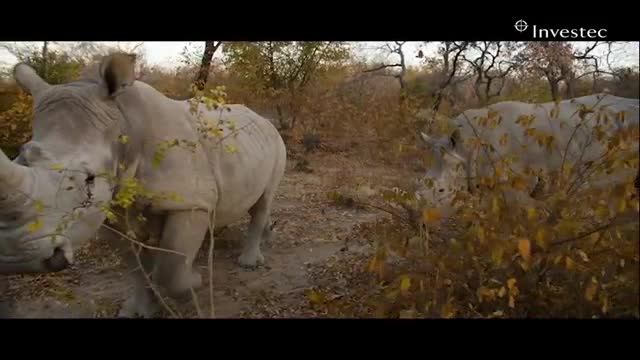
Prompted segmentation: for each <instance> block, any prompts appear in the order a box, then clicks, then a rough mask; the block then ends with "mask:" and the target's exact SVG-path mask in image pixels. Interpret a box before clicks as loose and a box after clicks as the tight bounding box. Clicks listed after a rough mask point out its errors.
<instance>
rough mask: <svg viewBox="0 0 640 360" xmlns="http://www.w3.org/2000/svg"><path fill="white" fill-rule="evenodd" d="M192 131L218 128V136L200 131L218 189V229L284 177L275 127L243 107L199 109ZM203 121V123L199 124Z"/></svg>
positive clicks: (282, 150) (281, 146)
mask: <svg viewBox="0 0 640 360" xmlns="http://www.w3.org/2000/svg"><path fill="white" fill-rule="evenodd" d="M200 111H201V116H199V117H198V118H197V119H195V121H196V128H198V129H203V127H202V125H203V124H207V123H209V124H218V126H217V129H219V130H221V131H220V132H218V131H217V130H214V131H209V132H207V131H200V134H201V141H202V145H203V147H204V148H205V149H206V155H207V157H208V159H209V161H210V163H211V164H212V165H211V166H212V169H213V175H214V177H215V179H216V185H217V188H218V206H217V209H218V211H219V216H218V218H219V220H218V223H219V225H220V224H222V225H224V224H227V223H229V222H233V221H234V220H235V219H237V218H238V217H239V216H242V215H244V214H245V213H246V211H247V210H248V209H249V208H250V207H251V206H253V204H255V203H256V202H257V201H258V199H259V198H260V197H261V196H262V194H263V193H264V192H265V191H267V189H271V188H275V186H276V185H277V183H278V182H279V180H280V178H281V177H282V175H283V173H284V168H285V161H286V150H285V145H284V142H283V141H282V138H281V136H280V134H279V132H278V130H277V129H276V128H275V126H274V125H273V124H272V123H271V122H270V121H269V120H268V119H266V118H264V117H262V116H260V115H258V114H257V113H255V112H254V111H252V110H250V109H249V108H247V107H246V106H244V105H240V104H231V105H226V106H225V107H223V108H221V109H219V110H211V111H210V110H207V109H206V107H205V106H204V105H203V106H201V107H200ZM203 120H204V121H205V123H203Z"/></svg>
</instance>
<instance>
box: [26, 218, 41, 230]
mask: <svg viewBox="0 0 640 360" xmlns="http://www.w3.org/2000/svg"><path fill="white" fill-rule="evenodd" d="M43 226H44V224H43V223H42V220H40V219H37V220H36V221H34V222H32V223H30V224H29V226H28V227H27V231H29V232H30V233H34V232H36V231H38V230H39V229H40V228H42V227H43Z"/></svg>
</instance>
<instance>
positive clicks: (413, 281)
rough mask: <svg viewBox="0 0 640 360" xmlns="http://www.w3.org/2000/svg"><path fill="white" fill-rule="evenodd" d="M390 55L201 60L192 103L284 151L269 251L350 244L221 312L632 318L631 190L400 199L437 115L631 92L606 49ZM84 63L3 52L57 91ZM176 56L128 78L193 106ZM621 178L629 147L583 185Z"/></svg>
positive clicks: (531, 47) (251, 54)
mask: <svg viewBox="0 0 640 360" xmlns="http://www.w3.org/2000/svg"><path fill="white" fill-rule="evenodd" d="M402 45H403V44H402V43H395V44H391V45H389V46H388V47H387V50H388V51H389V52H390V53H391V54H392V55H394V56H397V62H398V63H397V64H396V63H388V64H386V63H381V64H373V65H372V64H365V63H362V62H359V61H357V60H356V59H355V57H353V56H352V54H351V53H350V52H349V51H348V49H347V48H346V45H345V44H340V43H324V42H317V43H312V42H309V43H297V44H295V43H294V44H291V43H283V42H270V43H259V44H258V43H233V44H224V43H223V44H222V47H221V49H222V51H223V59H224V61H223V63H224V66H223V65H222V64H221V63H217V62H216V61H215V60H214V61H213V62H212V64H211V68H210V71H209V75H208V79H207V83H206V86H205V88H204V93H205V94H209V93H210V92H209V91H210V90H213V89H217V91H218V92H219V91H220V89H221V88H220V87H221V86H223V87H224V88H223V89H224V92H225V93H226V98H227V99H226V101H227V102H229V103H244V104H246V105H247V106H249V107H251V108H253V109H255V110H256V111H257V112H258V113H260V114H262V115H264V116H266V117H268V118H270V119H272V120H273V121H274V123H276V124H278V126H279V127H280V129H281V133H282V135H283V137H284V138H285V140H286V142H287V145H288V151H289V167H288V169H287V175H286V179H285V184H284V185H283V189H282V190H281V191H280V196H279V200H280V201H281V205H280V206H281V208H279V209H276V211H275V215H274V217H276V218H279V219H281V220H280V221H282V222H285V223H287V222H289V225H288V226H284V229H285V230H283V233H282V234H281V235H280V237H279V240H278V241H276V243H274V244H271V245H269V246H270V247H271V248H272V249H276V248H278V247H281V248H283V249H284V248H298V247H301V248H305V247H306V246H310V247H313V246H311V244H316V245H317V243H314V242H313V241H315V240H313V241H312V240H309V239H308V238H307V237H305V233H304V231H305V230H306V231H308V233H307V234H306V235H309V234H313V236H317V237H321V238H324V239H332V240H331V241H333V242H334V243H336V244H339V245H340V246H344V249H351V250H353V248H357V249H360V250H358V251H351V250H347V251H342V252H338V253H337V255H336V256H329V257H325V258H323V259H322V261H310V263H309V264H306V265H305V267H306V270H305V271H306V272H307V273H308V276H307V277H308V280H306V282H305V284H304V286H303V288H304V289H303V291H298V290H296V289H293V290H291V289H288V290H282V289H279V290H278V291H274V292H271V293H269V294H267V295H265V294H262V295H260V296H257V295H255V294H254V293H251V294H244V296H245V299H246V298H251V299H252V300H251V304H252V305H251V306H249V305H247V307H246V308H245V309H243V310H242V311H235V310H234V311H231V310H229V313H228V314H229V315H230V316H331V317H334V316H336V317H409V318H413V317H445V318H450V317H482V318H505V317H581V318H591V317H635V318H637V317H639V300H638V299H639V290H638V286H639V285H638V284H639V278H638V277H639V276H638V273H639V272H638V267H639V242H638V236H639V234H638V195H637V189H636V188H634V186H633V182H630V183H629V184H628V186H624V185H621V186H617V187H615V188H610V189H591V188H584V189H583V188H581V189H580V190H575V189H574V188H571V187H570V185H569V182H566V184H565V186H564V187H563V186H559V187H558V188H556V189H555V190H554V191H553V192H552V193H550V194H548V197H547V198H546V199H545V200H544V201H542V202H541V203H537V205H536V206H532V205H529V204H524V203H519V202H507V201H505V199H504V192H505V191H516V192H517V191H520V190H521V189H519V185H518V184H519V182H518V180H517V176H516V175H513V176H514V177H512V178H509V179H508V181H507V182H506V183H501V182H499V181H498V178H500V176H498V175H501V174H494V175H493V176H492V177H487V178H486V179H484V180H483V181H485V182H486V184H491V186H488V189H487V190H486V191H484V192H483V194H482V196H479V197H470V196H468V195H467V194H463V193H458V194H456V196H455V200H456V201H457V202H458V204H463V205H464V206H458V208H457V210H456V211H455V212H454V213H453V214H451V215H452V221H447V222H446V223H444V222H443V221H442V219H441V214H440V213H439V212H438V211H437V210H433V209H422V208H418V207H417V203H416V201H415V198H414V196H413V192H414V190H415V181H414V179H416V178H418V177H419V176H420V175H422V174H423V173H424V171H425V169H426V168H425V167H426V164H427V162H426V155H425V151H424V149H421V148H420V145H419V144H420V142H419V141H418V140H417V136H416V134H417V133H418V131H419V130H423V131H427V132H438V131H439V128H438V127H439V125H440V124H441V123H440V122H439V121H438V120H439V119H443V118H447V117H449V116H452V115H454V114H457V113H459V112H460V111H462V110H465V109H468V108H472V107H476V106H481V105H485V104H490V103H495V102H497V101H501V100H523V101H530V102H542V101H550V100H552V99H553V98H554V96H555V98H556V99H558V98H560V97H563V98H567V97H575V96H581V95H586V94H591V93H598V92H603V91H607V92H610V93H612V94H614V95H618V96H623V97H630V98H638V68H637V67H636V68H612V67H611V66H609V67H607V68H605V67H604V66H603V64H609V63H608V61H609V56H612V55H609V56H606V55H603V56H606V58H607V61H602V59H600V58H598V57H597V56H596V55H594V54H595V50H594V49H602V48H605V49H606V48H607V47H609V49H611V45H610V44H596V45H597V46H594V47H590V46H589V47H587V48H586V49H585V50H581V51H578V50H576V49H574V48H572V47H571V45H570V44H568V43H562V42H558V43H527V44H504V43H493V42H478V43H468V42H451V43H443V44H441V45H440V50H439V52H438V54H436V55H433V56H431V57H425V58H424V64H423V65H422V66H421V67H419V68H407V67H406V65H405V63H404V57H405V56H415V55H414V54H405V53H404V52H403V47H402ZM99 52H100V51H99V49H95V48H90V49H88V50H87V48H86V47H84V48H83V47H80V48H71V49H62V50H57V51H54V50H52V49H48V50H47V52H46V53H43V52H42V49H31V50H29V51H27V50H24V51H23V52H21V53H18V54H19V55H20V57H21V58H22V60H25V61H28V62H30V63H32V64H34V65H35V66H36V68H37V69H39V71H40V72H41V75H43V74H44V76H45V78H47V79H48V80H50V81H51V82H53V83H56V82H63V81H67V80H71V79H73V78H75V77H76V76H77V75H78V72H77V69H78V68H79V67H80V66H81V65H84V64H85V63H86V61H87V59H90V58H91V56H90V55H91V54H94V53H99ZM78 53H80V54H81V55H82V56H80V55H78ZM184 55H185V56H184V60H185V61H184V65H183V66H181V67H179V68H177V69H175V70H171V71H169V70H162V69H157V68H149V67H146V66H144V61H142V66H141V69H140V74H141V75H140V78H141V79H142V80H144V81H146V82H148V83H149V84H151V85H152V86H154V87H156V88H157V89H158V90H160V91H162V92H163V93H165V94H166V95H168V96H170V97H172V98H178V99H186V98H189V97H191V96H192V95H193V93H192V91H191V89H192V87H191V84H192V82H193V80H194V79H195V78H196V76H197V75H198V74H200V73H201V72H200V70H201V69H200V58H201V54H196V55H195V56H194V55H193V54H191V53H190V52H188V51H185V54H184ZM43 56H44V57H43ZM43 59H46V61H42V60H43ZM479 59H480V60H482V59H484V60H483V61H478V60H479ZM594 59H598V60H600V61H597V60H596V61H594ZM394 61H395V60H394ZM43 63H44V64H47V65H46V67H43V65H42V64H43ZM274 64H275V65H274ZM498 64H500V65H498ZM44 71H46V72H44ZM30 106H31V104H30V98H29V96H28V95H26V94H23V93H21V92H19V91H18V90H17V88H16V87H15V85H13V84H12V83H11V80H10V79H9V78H8V77H7V78H5V79H3V80H2V83H1V84H0V146H1V147H2V149H3V150H4V151H5V152H7V154H10V155H11V154H14V155H15V154H16V153H17V151H18V149H19V146H20V144H22V143H24V142H25V141H27V140H28V138H29V131H30V126H29V113H30ZM637 138H638V132H637V129H636V131H635V132H632V133H630V134H622V135H620V136H618V137H613V138H611V139H603V142H605V143H606V144H608V145H609V148H610V149H618V148H620V147H621V146H622V147H623V146H624V144H628V143H632V142H633V139H636V140H635V141H637ZM621 144H622V145H621ZM625 166H626V167H632V168H635V169H637V168H638V152H637V151H635V152H632V155H631V156H630V157H629V158H626V159H623V160H620V161H615V160H614V159H606V158H605V159H603V160H602V162H601V163H600V164H596V167H598V168H599V170H598V172H597V173H608V172H610V171H614V170H616V169H617V168H618V167H625ZM568 172H569V174H571V171H570V170H569V171H568ZM594 175H595V174H594ZM569 176H570V175H569ZM568 189H572V191H568ZM293 194H295V196H294V195H293ZM282 204H285V205H282ZM286 204H297V205H291V206H292V207H291V208H287V207H286ZM341 214H342V215H341ZM303 215H304V216H303ZM351 218H353V219H352V220H349V219H351ZM357 219H360V220H357ZM311 223H313V225H309V224H311ZM322 223H325V225H324V226H322ZM306 227H308V229H306ZM425 228H427V229H428V232H429V233H428V234H427V233H425ZM309 236H311V235H309ZM305 239H306V240H305ZM427 239H428V241H425V240H427ZM294 240H295V241H294ZM316 240H317V239H316ZM206 246H207V245H205V247H206ZM314 246H315V245H314ZM274 251H275V250H274ZM294 253H295V251H293V250H292V252H291V254H294ZM267 260H269V259H267ZM79 266H81V265H79ZM113 266H114V267H116V266H115V265H113ZM221 266H222V265H221ZM274 266H277V265H274ZM283 269H284V270H283ZM287 269H289V268H288V267H282V268H281V269H280V270H281V271H288V270H287ZM265 276H266V275H265ZM252 279H253V278H252ZM245 280H246V279H245ZM254 280H255V279H254ZM243 281H244V280H243ZM247 281H249V280H247ZM251 281H253V280H251ZM256 281H257V280H256ZM220 283H221V285H220V286H221V288H224V287H225V286H228V287H229V288H234V286H232V285H230V284H229V282H227V283H225V282H224V281H223V280H220ZM29 284H30V286H38V287H40V286H42V285H41V284H40V283H34V282H30V283H29ZM67 285H69V284H67ZM47 288H49V287H47ZM235 288H237V286H236V287H235ZM218 291H221V292H222V291H224V289H218ZM232 292H233V291H232ZM217 294H218V293H217ZM219 296H222V295H219ZM229 296H230V298H233V299H234V301H236V300H237V297H234V296H236V295H233V296H231V295H229ZM230 298H229V299H230ZM223 303H224V301H223ZM222 308H224V304H223V305H222ZM247 309H248V310H247ZM220 311H223V313H224V310H220Z"/></svg>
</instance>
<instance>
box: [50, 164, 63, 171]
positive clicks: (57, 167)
mask: <svg viewBox="0 0 640 360" xmlns="http://www.w3.org/2000/svg"><path fill="white" fill-rule="evenodd" d="M62 169H64V166H62V165H60V164H56V165H53V166H51V170H62Z"/></svg>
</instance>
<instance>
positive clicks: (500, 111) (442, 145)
mask: <svg viewBox="0 0 640 360" xmlns="http://www.w3.org/2000/svg"><path fill="white" fill-rule="evenodd" d="M638 104H639V102H638V99H628V98H621V97H617V96H612V95H608V94H594V95H589V96H583V97H578V98H574V99H569V100H563V101H560V102H558V103H557V104H556V103H555V102H547V103H542V104H530V103H524V102H517V101H503V102H498V103H496V104H493V105H489V106H487V107H485V108H481V109H470V110H466V111H464V112H462V113H461V114H460V115H458V116H456V117H455V118H453V119H449V120H448V121H447V124H446V125H447V126H445V127H446V128H447V129H448V130H447V132H445V133H444V135H441V136H437V135H434V136H429V135H427V134H425V133H424V132H421V138H422V141H423V145H424V146H425V147H426V148H427V150H428V152H429V153H430V154H431V155H432V157H431V158H432V160H433V161H432V164H431V166H430V167H429V169H428V170H427V173H426V174H425V176H424V179H422V180H421V182H425V183H429V184H430V186H428V187H427V186H424V185H423V184H420V185H419V190H418V191H417V195H418V198H419V199H421V200H423V201H425V202H427V203H430V204H431V205H432V206H435V207H443V208H447V207H448V206H449V205H450V200H451V198H452V194H453V193H454V192H455V191H459V190H462V191H465V192H470V193H473V192H475V191H476V190H477V189H478V188H480V187H481V186H480V184H478V182H477V181H476V180H477V179H479V178H480V177H483V176H488V175H490V174H491V173H493V172H494V171H495V169H494V168H493V167H492V162H493V163H495V162H496V161H497V160H499V159H501V158H505V157H509V156H510V155H511V154H518V157H517V158H513V159H515V160H514V161H512V163H511V164H510V168H511V169H512V170H514V172H516V173H518V174H520V175H522V176H523V178H524V183H525V184H526V187H527V193H528V194H529V195H535V194H536V193H537V194H543V193H545V192H549V191H550V187H549V186H550V184H552V183H554V181H555V180H554V179H555V176H557V175H558V174H559V171H560V169H561V168H562V167H563V166H564V165H567V164H569V165H571V166H573V167H574V168H575V169H578V170H579V171H584V170H585V169H586V168H588V167H589V166H590V164H591V162H593V161H595V160H597V159H598V158H599V157H600V156H601V155H602V154H603V153H604V152H605V151H606V146H605V144H604V143H603V142H600V141H597V140H596V132H595V131H594V130H596V129H598V130H599V131H601V132H604V133H605V134H607V135H612V134H614V133H615V132H617V131H619V130H622V129H631V128H633V127H635V128H637V127H638V122H639V120H638ZM620 113H623V114H624V115H622V116H621V115H620ZM579 123H581V125H580V126H578V127H577V130H575V129H576V126H577V125H578V124H579ZM533 128H535V129H536V130H535V131H533V130H527V129H533ZM536 134H538V135H541V136H540V137H539V138H536V136H537V135H536ZM550 136H553V141H552V142H550V143H549V145H550V148H547V146H546V145H547V144H546V142H545V140H544V139H545V137H548V138H549V139H551V138H550ZM472 139H476V140H477V139H481V141H482V143H483V144H484V145H482V146H477V145H474V144H473V143H474V140H472ZM539 139H541V140H542V146H540V145H539V144H538V140H539ZM570 139H571V141H569V140H570ZM470 140H471V141H470ZM475 142H476V144H477V141H475ZM567 144H569V146H567ZM565 149H567V151H566V152H565ZM630 149H631V155H632V156H636V157H637V155H638V145H637V137H636V138H635V143H634V144H633V145H632V146H631V147H630ZM549 150H551V151H549ZM634 152H635V155H634V154H633V153H634ZM565 153H566V154H567V156H566V158H565V157H564V156H563V154H565ZM563 162H564V165H563ZM579 171H578V172H579ZM637 171H638V170H637V169H635V170H629V173H628V174H625V173H624V171H622V173H620V174H618V175H617V176H618V177H617V178H616V181H626V180H628V179H629V176H631V179H633V176H637ZM578 172H576V173H578ZM612 179H613V178H611V177H609V178H606V179H600V180H602V181H604V183H606V182H608V181H611V180H612ZM636 179H637V178H636ZM519 198H520V199H523V200H525V201H529V200H531V198H532V197H529V196H526V197H525V198H522V197H519ZM449 209H450V208H449Z"/></svg>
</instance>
